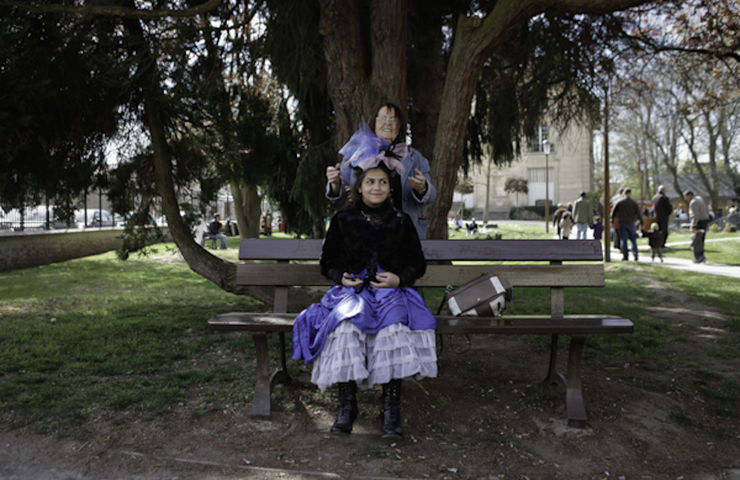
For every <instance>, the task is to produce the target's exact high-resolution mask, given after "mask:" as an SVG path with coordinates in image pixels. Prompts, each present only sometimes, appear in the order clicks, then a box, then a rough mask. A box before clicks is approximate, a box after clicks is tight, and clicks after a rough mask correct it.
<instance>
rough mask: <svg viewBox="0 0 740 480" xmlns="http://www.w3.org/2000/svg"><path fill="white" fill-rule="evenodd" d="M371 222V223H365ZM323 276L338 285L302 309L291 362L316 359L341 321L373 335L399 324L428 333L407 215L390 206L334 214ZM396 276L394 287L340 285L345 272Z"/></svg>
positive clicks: (418, 254) (420, 264)
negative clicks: (417, 289)
mask: <svg viewBox="0 0 740 480" xmlns="http://www.w3.org/2000/svg"><path fill="white" fill-rule="evenodd" d="M368 218H373V219H374V221H372V220H368ZM321 267H322V273H323V274H324V275H326V276H327V277H329V278H330V279H332V280H334V281H335V282H336V283H337V284H338V285H335V286H333V287H331V288H330V289H329V290H328V291H327V292H326V294H325V295H324V297H323V298H322V299H321V302H320V303H315V304H312V305H311V306H309V307H308V308H306V309H305V310H303V311H302V312H301V313H300V314H299V315H298V316H297V318H296V320H295V323H294V325H293V355H292V357H293V359H295V360H299V359H303V360H304V361H305V362H306V363H308V362H311V361H313V360H314V359H315V358H316V357H318V356H319V355H320V354H321V352H322V349H323V347H324V345H325V342H326V339H327V336H328V335H329V334H331V333H332V332H333V331H334V330H335V329H336V328H337V326H338V325H339V324H340V323H341V322H343V321H344V320H348V321H350V322H351V323H352V324H353V325H354V326H355V327H357V328H358V329H359V330H360V331H361V332H363V333H365V334H368V335H374V334H377V333H378V332H379V331H380V330H381V329H383V328H385V327H388V326H389V325H392V324H395V323H401V324H403V325H405V326H407V327H408V328H409V329H411V330H433V329H435V328H436V320H435V318H434V316H433V315H432V314H431V312H430V311H429V309H428V308H427V307H426V304H425V303H424V299H423V298H422V297H421V295H420V294H419V293H418V292H417V291H416V290H415V289H413V288H411V285H412V284H413V282H414V280H416V279H417V278H419V277H421V276H422V275H423V274H424V271H425V270H426V263H425V261H424V256H423V253H422V251H421V243H420V242H419V239H418V236H417V234H416V230H415V228H414V226H413V223H412V222H411V220H410V219H409V217H408V215H406V214H404V213H399V212H396V211H395V210H394V209H393V207H392V206H389V205H387V206H383V207H380V208H378V209H371V208H369V207H366V206H361V208H357V207H354V208H350V209H347V210H342V211H340V212H339V213H337V214H336V215H335V216H334V217H333V218H332V221H331V225H330V227H329V231H328V232H327V236H326V239H325V240H324V245H323V248H322V256H321ZM384 271H391V272H393V273H395V274H396V275H398V276H399V279H400V280H401V286H400V287H398V288H381V289H375V288H372V287H371V286H370V285H369V284H368V283H367V282H365V285H364V286H363V287H362V288H361V289H358V290H359V291H356V290H355V289H354V288H349V287H345V286H342V285H341V278H342V274H343V273H344V272H350V273H352V274H353V275H354V276H355V277H357V278H362V279H363V280H365V279H369V278H371V277H373V276H374V275H375V272H384Z"/></svg>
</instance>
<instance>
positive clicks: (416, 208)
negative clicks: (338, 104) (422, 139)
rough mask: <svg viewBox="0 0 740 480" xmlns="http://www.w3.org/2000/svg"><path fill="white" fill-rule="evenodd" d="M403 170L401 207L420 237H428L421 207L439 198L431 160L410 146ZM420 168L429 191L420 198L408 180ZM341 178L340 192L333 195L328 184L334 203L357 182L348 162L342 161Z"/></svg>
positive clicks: (327, 191)
mask: <svg viewBox="0 0 740 480" xmlns="http://www.w3.org/2000/svg"><path fill="white" fill-rule="evenodd" d="M401 165H402V166H403V171H402V172H401V190H402V192H401V203H402V205H401V209H402V210H403V211H404V212H405V213H406V214H407V215H408V216H409V217H411V222H412V223H413V224H414V227H416V233H417V235H419V238H420V239H425V238H426V237H427V228H428V226H429V222H428V220H427V219H426V218H423V217H422V216H421V208H422V207H423V206H424V205H428V204H430V203H432V202H433V201H434V199H435V198H437V189H436V188H434V185H432V180H431V177H430V176H429V162H428V161H427V159H426V158H424V155H422V154H421V153H419V151H418V150H416V149H414V148H411V147H409V153H408V155H406V157H404V159H403V160H402V161H401ZM415 168H418V169H419V171H421V173H423V174H424V177H425V178H426V179H427V191H426V193H425V194H424V196H423V197H421V198H419V197H417V195H416V192H414V189H413V188H411V184H410V183H409V181H408V177H411V176H413V175H414V169H415ZM339 174H340V178H341V182H342V183H341V185H340V187H339V194H338V195H336V196H333V195H332V194H331V186H330V185H329V183H328V182H327V184H326V198H328V199H329V200H330V201H331V202H332V203H336V202H340V201H342V200H344V199H345V198H346V197H347V194H348V192H349V191H350V189H351V188H352V186H353V185H354V184H355V177H354V175H353V172H352V169H351V168H350V167H349V165H347V163H342V167H341V170H340V172H339Z"/></svg>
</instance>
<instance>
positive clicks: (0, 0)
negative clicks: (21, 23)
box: [0, 0, 222, 20]
mask: <svg viewBox="0 0 740 480" xmlns="http://www.w3.org/2000/svg"><path fill="white" fill-rule="evenodd" d="M221 1H222V0H206V1H205V2H203V3H201V4H200V5H198V6H195V7H191V8H186V9H184V10H170V9H162V10H139V9H138V8H129V7H122V6H120V5H86V6H73V5H61V4H56V3H52V4H43V5H35V4H32V3H27V2H17V1H12V0H0V7H10V8H17V9H20V10H25V11H26V12H28V13H61V14H73V15H102V16H112V17H121V18H132V19H145V20H147V19H149V20H151V19H156V18H163V17H171V18H184V17H193V16H195V15H199V14H201V13H205V12H208V11H210V10H213V9H214V8H216V7H218V6H219V5H220V4H221Z"/></svg>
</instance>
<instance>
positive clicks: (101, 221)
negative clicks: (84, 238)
mask: <svg viewBox="0 0 740 480" xmlns="http://www.w3.org/2000/svg"><path fill="white" fill-rule="evenodd" d="M123 222H124V220H123V217H121V216H119V215H117V214H111V213H110V212H108V211H107V210H99V209H79V210H75V212H74V215H73V216H71V217H69V218H67V219H66V220H60V219H58V218H56V217H55V215H54V206H53V205H51V206H49V207H46V206H45V205H41V206H34V207H25V208H22V209H17V208H13V209H10V210H7V211H6V210H4V209H3V208H0V231H2V232H6V233H7V232H18V231H26V230H59V229H85V228H100V227H114V226H121V225H123Z"/></svg>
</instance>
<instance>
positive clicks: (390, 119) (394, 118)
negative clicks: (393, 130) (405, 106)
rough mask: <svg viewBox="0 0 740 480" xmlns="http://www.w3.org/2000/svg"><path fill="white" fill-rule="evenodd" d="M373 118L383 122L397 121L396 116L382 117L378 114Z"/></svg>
mask: <svg viewBox="0 0 740 480" xmlns="http://www.w3.org/2000/svg"><path fill="white" fill-rule="evenodd" d="M375 120H379V121H381V122H383V123H398V117H384V116H380V115H378V116H377V117H375Z"/></svg>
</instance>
